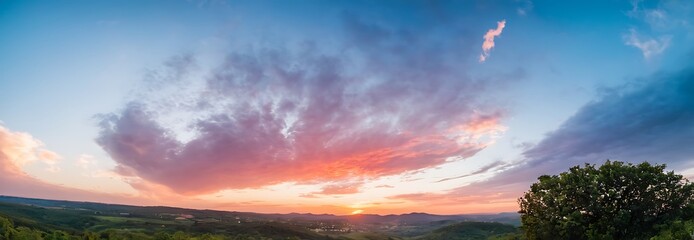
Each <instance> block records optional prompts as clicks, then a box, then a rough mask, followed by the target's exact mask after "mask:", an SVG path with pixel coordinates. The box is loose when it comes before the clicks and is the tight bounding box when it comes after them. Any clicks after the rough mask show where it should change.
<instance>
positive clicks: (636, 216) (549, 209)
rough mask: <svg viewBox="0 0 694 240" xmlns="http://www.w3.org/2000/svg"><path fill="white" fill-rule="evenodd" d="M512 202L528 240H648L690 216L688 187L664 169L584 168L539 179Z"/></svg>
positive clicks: (693, 193) (692, 193)
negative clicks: (516, 205)
mask: <svg viewBox="0 0 694 240" xmlns="http://www.w3.org/2000/svg"><path fill="white" fill-rule="evenodd" d="M538 179H539V182H537V183H534V184H533V185H532V186H531V187H530V191H528V192H526V193H525V195H524V196H523V197H521V198H519V199H518V202H519V204H520V208H521V210H520V213H521V221H522V223H523V228H524V231H525V234H526V237H527V238H528V239H649V238H651V237H654V236H656V235H658V234H659V232H660V231H662V230H661V228H662V227H661V226H663V225H667V224H670V223H675V222H677V221H680V220H681V219H682V218H687V217H688V216H691V211H692V208H688V206H689V205H690V204H692V203H694V185H693V184H691V183H689V181H688V180H686V179H684V178H683V177H682V176H681V175H676V174H675V173H674V172H665V165H651V164H649V163H647V162H644V163H641V164H638V165H633V164H629V163H623V162H610V161H607V162H606V163H605V164H603V165H602V166H600V167H599V168H596V167H595V165H590V164H586V165H585V166H584V167H582V168H581V167H579V166H576V167H572V168H571V169H569V171H568V172H564V173H561V174H559V175H555V176H547V175H544V176H541V177H539V178H538Z"/></svg>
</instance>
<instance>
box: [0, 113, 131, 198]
mask: <svg viewBox="0 0 694 240" xmlns="http://www.w3.org/2000/svg"><path fill="white" fill-rule="evenodd" d="M42 146H43V144H42V143H41V141H39V140H37V139H35V138H33V137H32V136H31V135H29V134H27V133H22V132H13V131H10V130H9V129H7V128H5V127H4V126H2V125H0V194H3V195H12V196H23V197H35V198H50V199H63V200H79V201H99V202H118V203H131V204H142V203H143V202H144V201H143V199H137V198H134V197H128V196H121V195H115V194H107V193H96V192H90V191H85V190H80V189H74V188H69V187H63V186H59V185H55V184H51V183H48V182H45V181H42V180H40V179H36V178H34V177H32V176H30V175H29V174H27V173H26V172H24V171H23V170H22V165H23V164H25V163H26V162H29V161H35V160H55V159H58V158H59V155H57V154H56V153H53V152H51V151H48V150H46V149H43V148H42Z"/></svg>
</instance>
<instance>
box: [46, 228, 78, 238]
mask: <svg viewBox="0 0 694 240" xmlns="http://www.w3.org/2000/svg"><path fill="white" fill-rule="evenodd" d="M45 239H46V240H70V239H72V236H70V234H68V233H66V232H63V231H58V230H55V231H53V232H52V233H51V234H49V235H47V236H46V237H45Z"/></svg>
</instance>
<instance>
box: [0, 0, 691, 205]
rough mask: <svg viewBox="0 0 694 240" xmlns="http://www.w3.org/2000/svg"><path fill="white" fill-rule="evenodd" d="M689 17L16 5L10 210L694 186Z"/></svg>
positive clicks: (507, 201)
mask: <svg viewBox="0 0 694 240" xmlns="http://www.w3.org/2000/svg"><path fill="white" fill-rule="evenodd" d="M692 47H694V2H692V1H684V0H682V1H676V0H657V1H656V0H653V1H650V0H641V1H639V0H633V1H629V0H625V1H618V0H614V1H597V0H596V1H549V0H546V1H539V0H508V1H318V0H306V1H291V2H290V1H233V0H230V1H223V0H188V1H185V0H181V1H81V0H80V1H2V2H0V53H2V54H0V91H2V94H0V195H15V196H23V197H38V198H50V199H66V200H78V201H99V202H107V203H124V204H134V205H170V206H179V207H189V208H208V209H220V210H232V211H252V212H263V213H289V212H302V213H304V212H311V213H333V214H340V215H343V214H350V213H365V214H367V213H375V214H391V213H393V214H397V213H409V212H427V213H435V214H459V213H494V212H513V211H516V210H517V209H518V206H517V202H516V200H517V198H518V197H519V196H521V195H522V193H523V192H524V191H526V190H527V189H528V188H529V186H530V184H531V183H532V182H534V181H535V180H536V179H537V177H538V176H540V175H543V174H557V173H559V172H562V171H565V170H566V169H568V168H569V167H571V166H575V165H582V164H583V163H596V164H600V163H602V162H604V161H605V160H606V159H611V160H619V161H627V162H633V163H637V162H642V161H649V162H651V163H659V164H667V165H668V169H670V170H675V171H676V172H677V173H679V174H683V175H684V176H685V177H688V178H690V179H692V178H694V148H693V147H691V145H692V143H693V142H694V65H692V63H693V62H694V49H693V48H692Z"/></svg>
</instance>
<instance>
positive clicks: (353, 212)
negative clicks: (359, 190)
mask: <svg viewBox="0 0 694 240" xmlns="http://www.w3.org/2000/svg"><path fill="white" fill-rule="evenodd" d="M363 212H364V210H361V209H357V210H354V211H352V215H356V214H360V213H363Z"/></svg>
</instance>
